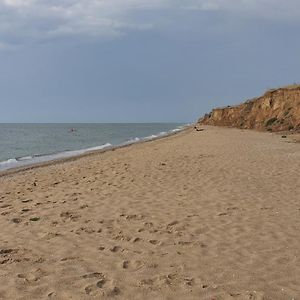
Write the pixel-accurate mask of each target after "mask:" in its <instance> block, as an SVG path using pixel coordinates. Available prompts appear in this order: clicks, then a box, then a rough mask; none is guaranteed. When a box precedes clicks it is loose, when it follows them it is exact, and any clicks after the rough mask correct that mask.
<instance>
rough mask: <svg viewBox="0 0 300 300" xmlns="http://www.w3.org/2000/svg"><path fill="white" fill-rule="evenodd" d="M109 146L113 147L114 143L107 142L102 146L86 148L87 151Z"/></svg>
mask: <svg viewBox="0 0 300 300" xmlns="http://www.w3.org/2000/svg"><path fill="white" fill-rule="evenodd" d="M108 147H112V144H110V143H106V144H104V145H101V146H96V147H91V148H87V149H85V151H87V152H90V151H97V150H102V149H105V148H108Z"/></svg>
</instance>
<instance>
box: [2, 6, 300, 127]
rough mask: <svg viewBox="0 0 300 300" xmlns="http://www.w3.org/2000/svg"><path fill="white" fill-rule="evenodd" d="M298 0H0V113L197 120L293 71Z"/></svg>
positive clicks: (288, 78) (296, 74)
mask: <svg viewBox="0 0 300 300" xmlns="http://www.w3.org/2000/svg"><path fill="white" fill-rule="evenodd" d="M299 32H300V1H299V0H152V1H150V0H148V1H145V0H0V122H46V123H48V122H189V123H190V122H194V121H196V120H197V119H198V118H199V117H200V116H201V115H203V114H204V113H206V112H208V111H210V110H211V109H212V108H214V107H219V106H226V105H232V104H238V103H240V102H243V101H245V100H247V99H251V98H253V97H256V96H259V95H261V94H262V93H264V92H265V90H267V89H270V88H276V87H280V86H284V85H287V84H292V83H299V82H300V36H299Z"/></svg>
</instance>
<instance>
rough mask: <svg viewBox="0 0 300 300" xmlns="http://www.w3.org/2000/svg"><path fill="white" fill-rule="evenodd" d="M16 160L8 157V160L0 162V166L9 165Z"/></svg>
mask: <svg viewBox="0 0 300 300" xmlns="http://www.w3.org/2000/svg"><path fill="white" fill-rule="evenodd" d="M17 162H18V161H17V160H16V159H15V158H9V159H8V160H4V161H1V162H0V166H6V165H10V164H15V163H17Z"/></svg>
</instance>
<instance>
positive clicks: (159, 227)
mask: <svg viewBox="0 0 300 300" xmlns="http://www.w3.org/2000/svg"><path fill="white" fill-rule="evenodd" d="M204 128H205V130H204V131H201V132H196V131H194V130H192V129H188V130H186V131H184V132H181V133H179V134H176V135H174V136H170V137H167V138H164V139H161V140H156V141H151V142H147V143H141V144H136V145H132V146H129V147H126V148H120V149H116V150H114V151H107V152H105V153H96V154H92V155H89V156H85V157H82V158H79V159H76V160H71V161H66V162H63V163H58V164H52V165H49V166H45V167H40V168H34V169H31V170H26V171H22V172H18V173H14V174H8V175H5V176H2V177H0V228H1V233H0V299H22V300H25V299H28V300H29V299H30V300H31V299H207V300H213V299H214V300H218V299H239V300H240V299H272V300H273V299H275V300H276V299H280V300H282V299H289V300H291V299H300V176H299V175H300V171H299V168H300V144H299V143H293V142H291V138H287V139H283V138H281V136H280V135H276V134H270V133H260V132H255V131H246V130H239V129H227V128H217V127H205V126H204Z"/></svg>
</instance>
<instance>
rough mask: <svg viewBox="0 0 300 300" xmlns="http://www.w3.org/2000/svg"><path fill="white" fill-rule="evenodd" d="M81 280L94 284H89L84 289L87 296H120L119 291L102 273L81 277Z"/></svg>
mask: <svg viewBox="0 0 300 300" xmlns="http://www.w3.org/2000/svg"><path fill="white" fill-rule="evenodd" d="M82 278H84V279H87V280H95V283H94V284H89V285H87V286H86V287H85V288H84V290H85V293H86V294H87V295H89V296H96V295H97V294H98V293H100V294H101V295H103V296H107V297H113V296H116V295H119V294H120V289H119V288H118V287H116V286H115V285H114V284H113V282H112V281H111V280H108V279H107V278H106V276H105V275H104V274H103V273H99V272H94V273H89V274H85V275H83V276H82Z"/></svg>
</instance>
